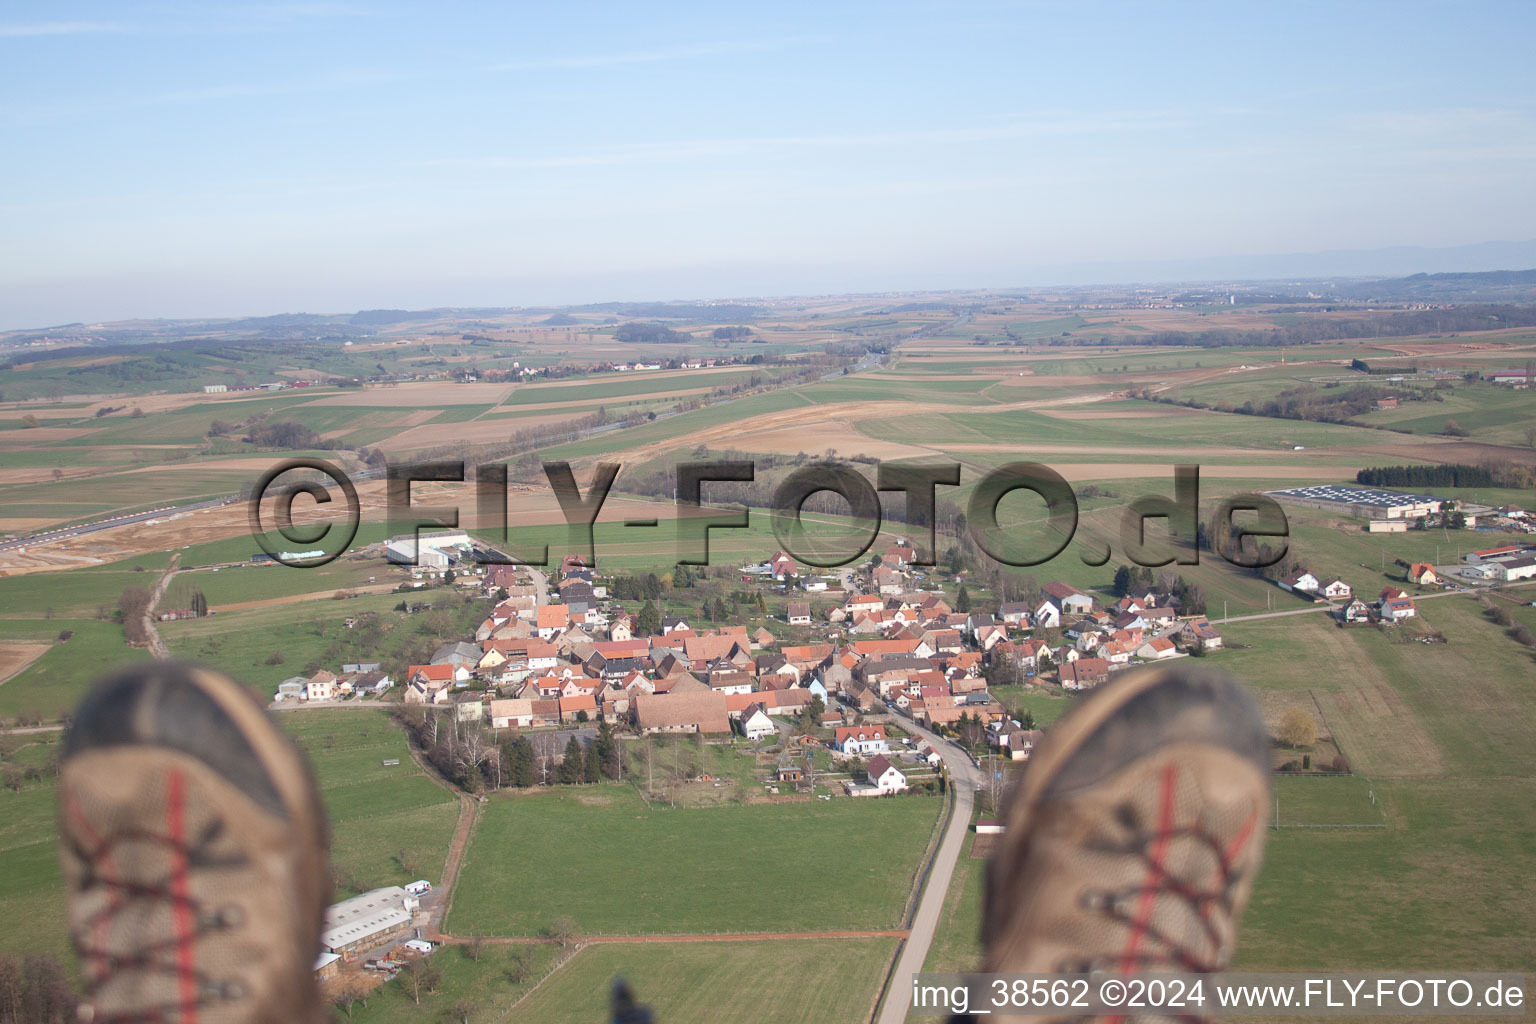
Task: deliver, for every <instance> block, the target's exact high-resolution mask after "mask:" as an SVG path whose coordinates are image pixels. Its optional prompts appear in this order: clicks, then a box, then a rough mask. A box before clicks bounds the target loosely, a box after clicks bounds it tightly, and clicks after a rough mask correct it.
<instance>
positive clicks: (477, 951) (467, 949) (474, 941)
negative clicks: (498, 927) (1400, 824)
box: [463, 935, 485, 963]
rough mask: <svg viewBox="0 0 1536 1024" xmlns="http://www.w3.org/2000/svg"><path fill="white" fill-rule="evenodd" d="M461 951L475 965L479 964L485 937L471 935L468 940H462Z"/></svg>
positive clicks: (483, 950)
mask: <svg viewBox="0 0 1536 1024" xmlns="http://www.w3.org/2000/svg"><path fill="white" fill-rule="evenodd" d="M463 949H464V955H465V956H467V957H469V958H470V959H471V960H473V961H474V962H475V963H479V962H480V956H481V954H483V953H484V952H485V936H484V935H471V936H470V937H469V938H468V939H465V940H464V946H463Z"/></svg>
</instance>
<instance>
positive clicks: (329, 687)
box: [304, 672, 336, 700]
mask: <svg viewBox="0 0 1536 1024" xmlns="http://www.w3.org/2000/svg"><path fill="white" fill-rule="evenodd" d="M304 699H305V700H335V699H336V677H335V676H333V675H331V674H330V673H329V672H316V673H315V674H314V676H313V677H312V678H310V679H309V680H307V681H306V682H305V683H304Z"/></svg>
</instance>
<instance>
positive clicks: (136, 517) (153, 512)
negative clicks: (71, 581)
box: [0, 495, 238, 551]
mask: <svg viewBox="0 0 1536 1024" xmlns="http://www.w3.org/2000/svg"><path fill="white" fill-rule="evenodd" d="M237 500H238V496H236V495H231V496H229V497H227V498H213V499H211V500H209V501H199V502H197V503H196V504H193V505H166V506H164V507H163V508H155V509H150V510H149V511H148V512H136V513H134V514H133V515H126V516H112V517H111V518H110V519H98V520H96V521H95V522H90V523H81V524H80V525H79V526H66V527H63V528H62V529H58V530H46V531H44V532H43V533H34V534H31V535H29V536H26V537H16V538H14V539H12V540H7V541H3V542H0V551H11V550H14V549H16V548H22V547H26V546H27V545H29V544H51V543H52V542H54V541H56V540H65V539H66V538H69V537H79V536H81V535H82V534H87V533H97V532H99V531H101V530H112V529H116V528H117V527H119V526H128V525H129V524H131V523H142V522H144V521H146V520H149V519H164V518H167V517H169V516H174V515H180V514H181V513H183V512H194V511H196V510H197V509H200V508H213V507H215V506H217V505H228V504H229V503H230V502H232V501H237Z"/></svg>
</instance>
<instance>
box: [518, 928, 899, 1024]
mask: <svg viewBox="0 0 1536 1024" xmlns="http://www.w3.org/2000/svg"><path fill="white" fill-rule="evenodd" d="M895 951H896V940H895V939H825V940H821V941H803V942H728V943H655V944H627V943H626V944H614V945H608V944H604V945H597V946H588V947H587V948H585V949H583V950H582V951H581V952H579V953H577V954H576V956H575V957H574V958H573V959H572V960H571V961H570V962H569V963H568V964H566V965H565V966H563V967H561V968H560V969H559V970H557V971H556V972H554V973H553V974H552V975H550V976H549V977H548V978H546V979H545V980H544V982H543V983H542V984H540V986H539V988H538V990H537V991H535V992H534V993H533V994H532V995H530V996H529V997H528V998H527V999H526V1000H525V1001H524V1002H522V1003H521V1004H519V1005H518V1006H517V1007H516V1008H515V1009H513V1010H512V1012H511V1013H510V1014H508V1015H507V1017H506V1018H504V1019H505V1020H506V1021H507V1022H508V1024H590V1022H591V1021H597V1020H603V1019H605V1018H604V1014H605V1013H607V1010H608V994H609V990H610V985H611V983H612V979H613V978H614V976H615V975H623V976H624V978H625V979H626V980H627V981H628V982H629V983H630V985H631V986H632V987H633V988H634V990H635V992H636V994H637V995H638V996H639V998H640V999H641V1001H642V1002H645V1003H647V1004H648V1005H650V1007H651V1009H652V1010H654V1011H655V1013H656V1019H657V1020H658V1021H704V1020H729V1021H733V1022H738V1024H779V1022H782V1021H818V1022H825V1024H862V1022H864V1021H866V1020H868V1019H869V1016H870V1013H871V1012H872V1011H873V1009H874V1005H875V999H876V997H877V995H878V992H879V987H880V981H881V979H882V977H883V973H882V972H883V971H884V970H885V968H886V966H887V965H888V964H889V963H890V960H891V957H892V956H893V955H894V954H895Z"/></svg>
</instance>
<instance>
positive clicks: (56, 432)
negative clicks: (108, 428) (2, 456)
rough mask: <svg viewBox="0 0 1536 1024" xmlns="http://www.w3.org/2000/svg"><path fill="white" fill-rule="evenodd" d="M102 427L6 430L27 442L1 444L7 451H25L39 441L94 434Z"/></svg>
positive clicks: (60, 439)
mask: <svg viewBox="0 0 1536 1024" xmlns="http://www.w3.org/2000/svg"><path fill="white" fill-rule="evenodd" d="M100 429H101V428H100V427H23V428H22V429H21V430H8V431H6V433H7V434H9V435H10V436H11V437H14V438H16V439H17V440H20V441H26V442H27V443H26V444H6V445H0V448H3V449H4V450H5V451H11V452H14V451H23V450H25V449H27V448H30V447H31V446H32V445H34V444H36V443H37V442H39V441H70V440H73V439H74V438H77V437H84V436H85V435H87V434H94V433H96V431H98V430H100Z"/></svg>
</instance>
